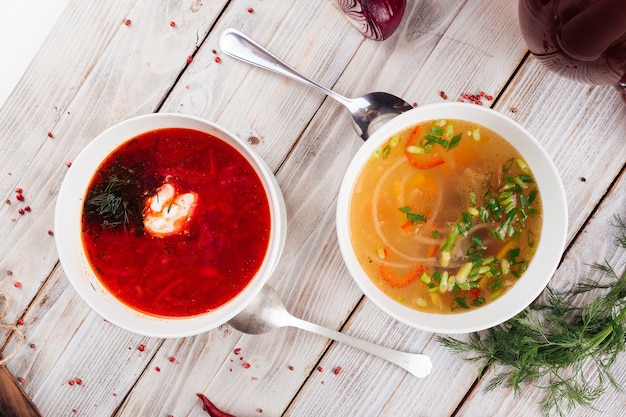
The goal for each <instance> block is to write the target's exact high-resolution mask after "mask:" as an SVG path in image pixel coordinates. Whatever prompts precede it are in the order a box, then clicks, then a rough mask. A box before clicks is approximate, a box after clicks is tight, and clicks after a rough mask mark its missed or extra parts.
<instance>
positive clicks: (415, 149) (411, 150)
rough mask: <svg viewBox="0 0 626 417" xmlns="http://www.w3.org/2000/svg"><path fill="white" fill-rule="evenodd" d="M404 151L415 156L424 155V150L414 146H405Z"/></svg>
mask: <svg viewBox="0 0 626 417" xmlns="http://www.w3.org/2000/svg"><path fill="white" fill-rule="evenodd" d="M406 151H407V152H408V153H412V154H415V155H422V154H425V153H426V149H425V148H424V147H422V146H415V145H411V146H407V147H406Z"/></svg>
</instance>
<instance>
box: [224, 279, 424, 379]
mask: <svg viewBox="0 0 626 417" xmlns="http://www.w3.org/2000/svg"><path fill="white" fill-rule="evenodd" d="M229 324H230V325H231V326H232V327H234V328H235V329H237V330H239V331H240V332H242V333H247V334H263V333H268V332H270V331H272V330H274V329H278V328H280V327H285V326H291V327H298V328H300V329H303V330H308V331H310V332H313V333H317V334H319V335H321V336H324V337H327V338H329V339H333V340H336V341H338V342H341V343H344V344H346V345H349V346H352V347H355V348H357V349H361V350H363V351H365V352H367V353H371V354H372V355H376V356H378V357H380V358H383V359H386V360H388V361H389V362H391V363H394V364H396V365H398V366H399V367H401V368H404V369H405V370H407V371H409V372H410V373H411V374H413V375H415V376H416V377H418V378H424V377H425V376H427V375H428V374H430V371H431V370H432V369H433V365H432V362H431V361H430V358H429V357H428V356H426V355H421V354H416V353H407V352H400V351H397V350H393V349H390V348H386V347H384V346H380V345H376V344H374V343H370V342H366V341H365V340H361V339H358V338H356V337H353V336H349V335H346V334H344V333H340V332H337V331H335V330H331V329H327V328H326V327H322V326H319V325H317V324H313V323H310V322H308V321H304V320H302V319H299V318H297V317H294V316H292V315H291V314H290V313H289V312H288V311H287V309H286V308H285V305H284V304H283V302H282V300H281V299H280V296H279V295H278V293H277V292H276V291H275V290H274V289H273V288H272V287H270V286H269V285H265V286H264V287H263V288H262V289H261V291H260V292H259V294H258V295H257V296H256V297H255V298H254V299H253V300H252V302H250V304H248V305H247V306H246V307H245V308H244V309H243V310H242V311H241V312H240V313H239V314H237V315H236V316H235V317H233V318H232V319H231V320H230V321H229Z"/></svg>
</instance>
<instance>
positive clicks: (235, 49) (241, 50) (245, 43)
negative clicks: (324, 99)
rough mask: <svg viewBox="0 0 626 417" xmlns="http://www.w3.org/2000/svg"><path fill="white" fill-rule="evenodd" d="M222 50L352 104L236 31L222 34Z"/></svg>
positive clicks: (346, 103)
mask: <svg viewBox="0 0 626 417" xmlns="http://www.w3.org/2000/svg"><path fill="white" fill-rule="evenodd" d="M220 49H221V50H222V51H223V52H224V53H225V54H227V55H230V56H232V57H233V58H237V59H239V60H241V61H244V62H247V63H248V64H252V65H256V66H257V67H261V68H265V69H266V70H269V71H274V72H276V73H278V74H281V75H284V76H285V77H289V78H291V79H293V80H296V81H300V82H301V83H303V84H306V85H308V86H309V87H312V88H315V89H316V90H318V91H320V92H322V93H324V94H326V95H328V96H329V97H331V98H333V99H335V100H337V101H338V102H339V103H341V104H343V105H344V106H348V105H349V103H350V100H349V99H347V98H346V97H343V96H341V95H339V94H337V93H335V92H334V91H332V90H329V89H328V88H326V87H323V86H321V85H319V84H317V83H316V82H313V81H311V80H309V79H308V78H306V77H305V76H304V75H302V74H300V73H299V72H298V71H296V70H295V69H293V68H291V67H290V66H289V65H287V64H285V63H284V62H283V61H282V60H281V59H280V58H278V57H277V56H276V55H274V54H273V53H271V52H270V51H268V50H267V49H265V48H264V47H262V46H261V45H259V44H258V43H256V42H255V41H254V40H252V39H250V38H249V37H248V36H246V35H244V34H243V33H241V32H239V31H238V30H236V29H232V28H230V29H226V30H225V31H224V33H222V36H221V37H220Z"/></svg>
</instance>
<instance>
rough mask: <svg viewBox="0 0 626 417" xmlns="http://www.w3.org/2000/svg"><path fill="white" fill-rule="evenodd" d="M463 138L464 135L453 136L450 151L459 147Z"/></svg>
mask: <svg viewBox="0 0 626 417" xmlns="http://www.w3.org/2000/svg"><path fill="white" fill-rule="evenodd" d="M462 136H463V134H462V133H459V134H458V135H455V136H452V138H451V139H450V143H449V144H448V150H450V149H453V148H456V147H457V146H458V145H459V143H461V137H462Z"/></svg>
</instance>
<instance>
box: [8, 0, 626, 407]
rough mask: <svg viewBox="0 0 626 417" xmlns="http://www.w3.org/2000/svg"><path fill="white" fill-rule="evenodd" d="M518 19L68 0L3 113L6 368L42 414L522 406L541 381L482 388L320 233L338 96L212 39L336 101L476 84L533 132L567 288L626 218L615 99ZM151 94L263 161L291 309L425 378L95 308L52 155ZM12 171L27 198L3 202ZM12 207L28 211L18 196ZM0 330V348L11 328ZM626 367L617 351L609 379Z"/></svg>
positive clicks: (332, 171) (62, 154)
mask: <svg viewBox="0 0 626 417" xmlns="http://www.w3.org/2000/svg"><path fill="white" fill-rule="evenodd" d="M250 7H252V9H253V10H252V11H250V10H248V9H249V8H250ZM125 19H130V20H131V24H130V25H125V24H124V20H125ZM172 21H174V22H175V23H176V24H175V25H174V27H172V26H171V25H170V22H172ZM516 25H517V10H516V7H515V2H471V1H465V0H441V1H438V2H431V1H425V0H424V1H422V0H420V1H416V2H411V3H410V4H409V5H408V8H407V12H406V15H405V18H404V20H403V22H402V25H401V26H400V28H399V30H398V32H397V33H396V34H395V35H394V36H392V37H391V38H390V39H388V40H386V41H385V42H375V41H371V40H367V39H364V38H363V37H362V36H361V35H360V34H359V33H358V32H357V31H356V30H354V28H353V27H352V26H351V25H350V24H349V23H348V22H347V21H346V19H345V18H344V16H343V15H342V14H341V13H340V12H339V10H338V9H337V7H336V6H335V5H334V4H333V2H332V1H316V2H311V1H310V0H295V1H292V2H285V1H282V0H262V1H261V0H254V1H250V0H231V1H228V0H223V1H212V2H207V1H205V2H198V1H192V0H189V1H185V2H172V1H165V0H159V1H152V0H135V1H133V2H127V1H121V0H115V1H110V2H106V3H103V4H100V3H94V4H88V3H86V2H79V1H73V2H71V3H70V6H69V7H68V9H67V10H66V12H65V13H64V16H63V17H62V19H61V20H60V22H59V23H58V24H57V26H56V27H55V29H54V30H53V31H52V33H51V34H50V36H49V38H48V39H47V41H46V44H45V45H44V47H43V48H42V50H41V51H40V53H39V54H38V56H37V58H36V59H35V60H34V61H33V63H32V64H31V66H30V67H29V69H28V71H27V73H26V74H25V76H24V78H23V79H22V81H21V83H20V85H19V86H18V88H17V89H16V90H15V91H14V93H13V94H12V95H11V96H10V97H9V99H8V100H7V103H6V104H5V105H4V106H3V107H2V109H0V148H1V149H2V152H1V153H0V169H1V170H2V171H1V172H0V193H1V195H2V196H3V197H4V198H5V199H9V200H10V202H11V204H2V205H1V206H0V290H2V291H7V292H9V293H10V294H11V296H12V297H13V299H14V303H13V306H14V307H13V309H12V311H11V312H10V315H9V317H8V318H7V319H8V320H10V321H15V320H17V318H22V320H23V321H24V324H23V325H22V326H23V330H24V331H25V333H26V335H27V342H26V344H25V346H26V347H25V348H22V350H21V351H20V352H19V354H18V355H17V356H16V357H15V358H14V359H13V360H11V362H10V363H9V369H10V370H11V372H12V373H13V375H14V376H15V377H22V378H24V383H23V384H22V387H23V388H24V390H25V391H26V393H28V394H29V395H30V396H31V397H32V398H33V401H34V403H35V404H37V406H38V407H39V408H40V409H41V411H42V413H43V414H44V415H50V416H56V415H86V416H93V417H100V416H102V417H111V416H116V417H121V416H129V417H130V416H133V417H134V416H144V415H145V416H169V415H173V416H176V417H179V416H205V415H206V413H205V412H204V411H203V410H202V407H201V405H200V403H199V401H198V399H197V398H196V396H195V393H196V392H203V393H205V394H206V395H207V396H208V397H209V398H210V399H211V400H212V401H214V402H215V403H216V404H217V405H218V406H219V407H222V408H223V409H225V410H228V411H229V412H230V413H233V414H235V415H238V416H240V417H246V416H280V415H285V416H294V417H295V416H298V417H300V416H319V415H342V416H343V415H345V416H349V415H363V416H399V415H403V416H404V415H406V416H409V415H410V416H424V417H426V416H452V415H456V416H461V415H463V416H466V415H467V416H474V415H493V416H500V415H503V416H504V415H507V416H509V415H520V416H521V415H524V416H528V415H538V409H537V407H536V403H537V402H538V400H539V399H540V398H541V392H540V391H539V390H536V389H533V388H528V389H526V390H524V392H523V393H522V395H521V396H519V397H516V396H514V395H513V393H512V392H511V391H510V390H498V391H495V392H493V393H490V394H488V395H485V394H483V392H482V391H483V387H484V386H485V383H486V382H485V381H477V380H476V376H477V370H478V367H479V366H480V364H476V363H468V362H466V361H464V360H463V358H462V357H458V356H453V355H451V354H450V353H449V352H448V351H447V350H446V349H445V348H443V347H442V346H441V345H439V344H438V343H437V342H436V338H435V335H433V334H431V333H427V332H421V331H418V330H415V329H412V328H410V327H408V326H405V325H403V324H400V323H398V322H396V321H395V320H393V319H391V318H390V317H389V316H387V315H386V314H384V313H382V312H381V311H380V310H379V309H378V308H377V307H376V306H374V305H373V304H372V303H371V302H369V301H368V300H366V299H364V298H363V296H362V293H361V292H360V290H359V289H358V287H357V286H356V285H355V284H354V283H353V281H352V279H351V278H350V275H349V273H348V271H347V269H346V268H345V266H344V265H343V261H342V259H341V255H340V253H339V248H338V244H337V238H336V231H335V208H336V207H335V204H336V196H337V193H338V190H339V186H340V183H341V179H342V176H343V173H344V172H345V170H346V168H347V166H348V164H349V162H350V160H351V158H352V156H353V155H354V154H355V152H356V151H357V150H358V148H359V147H360V145H361V143H362V142H361V139H360V138H358V137H357V136H356V134H355V133H354V131H353V129H352V126H351V122H350V119H349V115H348V113H347V111H346V110H345V109H344V108H342V107H341V106H340V105H339V104H337V103H335V102H334V101H332V100H331V99H329V98H326V97H324V96H323V95H321V94H319V93H318V92H316V91H313V90H311V89H309V88H308V87H306V86H302V85H300V84H298V83H297V82H295V81H291V80H287V79H285V78H283V77H281V76H279V75H276V74H273V73H270V72H267V71H265V70H262V69H258V68H255V67H252V66H250V65H248V64H244V63H242V62H240V61H237V60H235V59H232V58H229V57H227V56H225V55H223V54H222V53H221V51H220V50H219V37H220V35H221V33H222V31H223V30H224V29H225V28H227V27H234V28H236V29H239V30H241V31H243V32H245V33H247V34H248V35H250V36H251V37H253V38H254V39H256V40H257V41H258V42H259V43H261V44H263V45H267V46H268V47H269V48H270V49H271V50H272V51H273V52H274V53H275V54H276V55H278V56H279V57H281V58H283V59H284V60H285V61H286V62H288V63H289V64H291V65H292V66H294V67H295V68H296V69H297V70H298V71H300V72H302V73H303V74H305V75H307V76H309V77H311V78H312V79H314V80H316V81H318V82H320V83H321V84H323V85H325V86H328V87H331V88H333V89H334V90H335V91H337V92H338V93H341V94H343V95H346V96H350V97H356V96H359V95H361V94H364V93H367V92H370V91H376V90H383V91H389V92H391V93H394V94H397V95H400V96H403V97H404V98H405V99H407V100H408V101H410V102H413V101H415V102H418V103H420V104H428V103H437V102H442V101H446V100H445V99H444V98H442V97H441V95H440V91H444V92H445V93H446V94H447V96H448V99H447V100H448V101H456V100H458V99H459V98H460V97H461V96H462V94H463V93H470V94H472V93H478V92H480V91H485V92H487V93H488V94H491V95H493V96H494V97H495V100H493V101H490V102H485V103H484V104H485V105H488V106H491V107H493V108H494V110H496V111H498V112H500V113H502V114H504V115H506V116H509V117H511V118H513V119H514V120H516V121H518V122H519V123H520V124H522V125H523V126H524V127H526V128H527V129H528V130H529V131H530V132H531V133H533V134H534V135H535V136H536V138H537V139H538V141H539V142H540V143H541V144H542V145H543V146H544V148H545V149H546V152H547V153H548V154H549V155H550V156H551V157H552V158H553V159H554V161H555V164H556V166H557V168H558V170H559V172H560V173H561V176H562V179H563V183H564V186H565V189H566V193H567V198H568V207H569V218H568V220H569V231H568V245H569V246H568V249H567V252H566V254H565V257H564V260H563V262H562V265H561V266H560V268H559V270H558V271H557V273H556V274H555V276H554V278H553V280H552V285H555V286H558V287H562V288H566V287H568V286H571V285H574V284H575V283H576V282H577V281H578V280H579V279H580V277H581V276H583V275H585V274H586V273H587V272H588V269H587V266H586V265H587V264H589V263H592V262H596V261H599V260H602V259H603V258H605V257H606V258H607V259H610V260H611V261H615V262H618V263H619V262H622V263H623V262H624V257H623V252H622V254H621V255H620V252H616V251H615V249H614V247H613V246H612V244H611V241H610V239H607V238H606V236H610V235H611V227H612V226H611V224H612V216H613V215H614V214H616V213H620V212H621V213H622V214H623V217H624V218H626V213H625V212H624V207H625V203H626V201H624V198H625V196H626V193H625V190H626V185H625V183H624V165H625V162H626V147H625V146H624V137H626V110H625V108H624V106H622V105H621V103H620V102H619V99H618V97H617V95H616V94H615V92H614V91H612V90H611V89H610V88H609V87H590V86H586V85H581V84H577V83H574V82H571V81H568V80H565V79H562V78H560V77H558V76H556V75H554V74H551V73H549V72H547V71H546V70H545V69H544V68H542V67H541V66H540V65H539V64H538V62H536V61H535V60H534V59H533V58H532V57H527V56H526V48H525V46H524V44H523V40H522V38H521V35H520V33H519V31H517V30H516ZM189 56H192V57H193V59H192V60H191V62H190V63H188V57H189ZM216 58H219V59H216ZM468 105H469V104H468ZM154 111H160V112H178V113H185V114H191V115H195V116H199V117H202V118H205V119H207V120H211V121H214V122H217V123H219V124H220V125H222V126H224V127H225V128H227V129H228V130H230V131H232V132H234V133H235V134H237V135H238V136H240V137H241V138H242V139H244V140H246V141H248V143H250V144H251V145H252V146H253V148H254V150H255V151H256V152H257V153H258V154H259V155H261V156H262V157H263V159H264V160H265V161H266V162H267V163H268V164H269V165H270V167H271V168H272V170H273V171H274V172H275V173H276V176H277V179H278V181H279V183H280V186H281V188H282V190H283V193H284V196H285V201H286V205H287V212H288V236H287V242H286V247H285V250H284V254H283V257H282V259H281V261H280V264H279V265H278V268H277V270H276V272H275V274H274V276H273V277H272V278H271V280H270V283H271V284H272V285H273V286H275V287H276V288H277V290H278V292H279V293H280V294H281V296H282V297H283V299H284V300H285V304H286V306H287V308H288V309H289V310H290V311H291V312H292V313H293V314H294V315H296V316H298V317H301V318H303V319H306V320H309V321H312V322H315V323H318V324H321V325H324V326H328V327H331V328H334V329H341V331H343V332H345V333H348V334H352V335H355V336H357V337H360V338H363V339H366V340H369V341H372V342H376V343H380V344H383V345H386V346H389V347H392V348H397V349H401V350H406V351H411V352H424V353H426V354H428V355H430V356H431V357H432V358H433V362H434V364H435V368H434V370H433V373H432V375H430V376H429V377H428V378H426V379H421V380H420V379H416V378H413V377H411V376H409V375H407V374H406V373H405V372H404V371H402V370H401V369H399V368H397V367H395V366H394V365H390V364H388V363H386V362H384V361H382V360H380V359H378V358H376V357H372V356H371V355H368V354H365V353H363V352H360V351H358V350H356V349H353V348H350V347H347V346H343V345H340V344H336V343H333V342H331V341H329V340H327V339H325V338H322V337H319V336H316V335H312V334H308V333H306V332H304V331H300V330H297V329H291V328H286V329H280V330H277V331H275V332H273V333H271V334H267V335H261V336H247V335H242V334H241V333H239V332H237V331H235V330H233V329H232V328H230V327H229V326H228V325H227V324H225V325H223V326H221V327H220V328H218V329H214V330H213V331H210V332H207V333H205V334H202V335H198V336H195V337H189V338H184V339H155V338H147V337H142V336H138V335H135V334H132V333H129V332H127V331H125V330H122V329H119V328H117V327H115V326H113V325H111V324H109V323H107V322H106V321H104V320H102V318H100V317H99V316H97V315H96V314H95V313H94V312H92V311H91V310H90V309H89V307H88V306H87V305H86V304H85V303H84V302H83V301H82V300H81V299H80V297H78V295H77V294H76V293H75V292H74V290H73V289H72V288H71V286H70V285H69V282H68V281H67V279H66V277H65V276H64V272H63V269H62V267H61V266H60V265H58V257H57V255H56V251H55V246H54V237H53V236H50V235H49V234H48V230H50V229H52V224H53V217H54V202H55V198H56V192H57V190H58V187H59V185H60V183H61V181H62V178H63V175H64V174H65V171H66V169H67V167H66V163H67V162H68V161H71V160H72V159H73V158H74V157H75V156H76V155H77V154H78V152H79V151H80V150H81V149H82V148H83V147H84V146H85V145H86V144H87V143H88V142H89V141H90V140H91V139H93V138H94V137H95V136H96V135H97V134H98V133H100V132H101V131H103V130H104V129H106V128H107V127H108V126H110V125H112V124H114V123H116V122H118V121H120V120H123V119H126V118H128V117H132V116H134V115H139V114H144V113H151V112H154ZM48 131H50V132H52V133H53V138H49V137H48V136H47V132H48ZM18 186H19V187H22V188H23V189H24V195H25V197H26V200H25V202H24V203H19V202H17V201H16V200H15V198H14V191H13V190H14V188H15V187H18ZM21 204H29V205H30V206H31V207H32V213H29V214H28V215H24V216H20V215H19V214H17V209H18V208H19V207H22V205H21ZM15 281H20V282H21V283H22V287H21V288H19V289H18V288H16V287H14V285H13V283H14V282H15ZM7 336H8V335H6V334H1V335H0V338H2V340H4V342H3V343H0V346H1V349H2V351H4V352H8V351H10V350H11V348H12V347H13V346H14V345H13V343H14V342H13V341H11V340H10V339H9V338H8V337H7ZM459 337H460V338H463V337H466V336H459ZM29 344H33V345H34V348H30V347H29ZM141 345H144V346H145V349H142V350H140V349H139V346H141ZM624 363H626V362H625V361H621V362H620V363H618V364H616V369H615V372H616V375H617V377H618V379H619V380H620V381H625V380H626V376H625V375H624V374H625V373H626V365H625V364H624ZM245 364H249V366H247V365H245ZM244 365H245V366H244ZM337 366H341V367H342V371H341V372H340V373H339V374H338V375H335V373H334V372H333V370H334V369H335V368H336V367H337ZM494 371H496V370H490V372H494ZM76 378H79V379H80V380H81V384H80V385H78V384H76ZM70 381H72V382H73V385H71V384H70ZM13 382H15V378H13ZM18 388H19V387H18ZM0 391H1V390H0ZM26 401H27V400H26ZM623 407H624V399H623V396H620V395H619V394H618V393H615V392H612V391H609V392H607V394H606V395H605V396H604V397H603V398H602V400H601V404H600V407H599V408H600V409H602V410H605V411H607V412H608V413H609V414H610V412H611V410H612V409H622V408H623ZM72 410H76V413H73V412H72ZM588 412H589V411H588V410H586V409H577V410H575V411H574V414H573V415H577V416H578V415H580V416H582V415H593V414H586V413H588Z"/></svg>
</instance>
